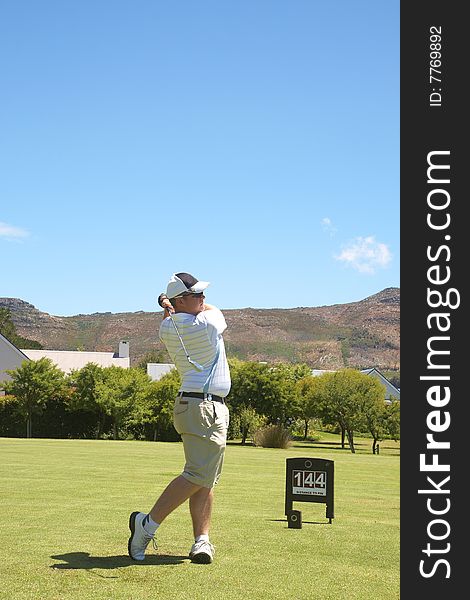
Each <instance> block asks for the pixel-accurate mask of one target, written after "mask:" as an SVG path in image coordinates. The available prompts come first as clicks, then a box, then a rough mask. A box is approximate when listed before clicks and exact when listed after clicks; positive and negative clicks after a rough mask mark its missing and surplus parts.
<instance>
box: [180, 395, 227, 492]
mask: <svg viewBox="0 0 470 600" xmlns="http://www.w3.org/2000/svg"><path fill="white" fill-rule="evenodd" d="M173 423H174V426H175V429H176V431H177V432H178V433H179V434H180V435H181V438H182V440H183V447H184V456H185V459H186V464H185V466H184V470H183V477H185V478H186V479H188V480H189V481H190V482H191V483H194V484H196V485H201V486H203V487H207V488H212V487H214V485H216V484H217V483H218V481H219V478H220V474H221V472H222V465H223V462H224V453H225V445H226V440H227V429H228V423H229V412H228V408H227V406H226V405H225V404H223V403H222V402H215V401H213V400H200V399H199V398H188V397H186V396H178V397H177V398H176V400H175V405H174V409H173Z"/></svg>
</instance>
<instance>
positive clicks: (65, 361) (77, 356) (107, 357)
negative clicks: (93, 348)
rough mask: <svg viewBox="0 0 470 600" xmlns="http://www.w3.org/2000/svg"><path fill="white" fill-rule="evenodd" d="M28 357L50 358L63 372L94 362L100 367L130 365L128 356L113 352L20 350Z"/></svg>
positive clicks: (33, 358)
mask: <svg viewBox="0 0 470 600" xmlns="http://www.w3.org/2000/svg"><path fill="white" fill-rule="evenodd" d="M21 352H23V353H24V354H25V355H26V356H27V357H28V358H29V359H31V360H39V359H41V358H50V359H51V361H52V362H53V363H54V364H55V365H57V367H59V369H60V370H61V371H64V373H70V371H72V370H73V369H82V368H83V367H84V366H85V365H87V364H88V363H95V364H97V365H99V366H100V367H111V366H113V365H114V366H116V367H122V368H124V369H128V368H129V367H130V359H129V357H128V356H127V357H120V356H116V354H115V353H114V352H81V351H79V350H27V349H24V350H21Z"/></svg>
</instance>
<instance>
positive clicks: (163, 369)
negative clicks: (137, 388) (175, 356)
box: [147, 363, 175, 381]
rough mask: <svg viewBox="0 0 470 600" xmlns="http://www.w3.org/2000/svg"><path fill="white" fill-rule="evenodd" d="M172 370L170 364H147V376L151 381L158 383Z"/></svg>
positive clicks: (172, 366) (173, 366)
mask: <svg viewBox="0 0 470 600" xmlns="http://www.w3.org/2000/svg"><path fill="white" fill-rule="evenodd" d="M174 368H175V365H174V364H172V363H147V375H148V376H149V377H150V379H151V380H152V381H158V380H159V379H161V378H162V377H163V375H166V374H167V373H169V372H170V371H171V370H172V369H174Z"/></svg>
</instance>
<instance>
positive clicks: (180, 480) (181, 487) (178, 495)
mask: <svg viewBox="0 0 470 600" xmlns="http://www.w3.org/2000/svg"><path fill="white" fill-rule="evenodd" d="M204 489H205V488H201V486H200V485H195V484H194V483H191V482H190V481H188V480H187V479H186V478H185V477H183V475H179V476H178V477H176V479H173V481H172V482H171V483H169V484H168V486H167V487H166V488H165V489H164V490H163V492H162V494H161V495H160V497H159V498H158V500H157V501H156V502H155V504H154V506H153V508H152V510H151V511H150V513H149V514H150V516H151V517H152V519H153V520H154V521H155V523H158V524H159V525H160V524H161V522H162V521H163V520H164V519H165V518H166V517H167V516H168V515H169V514H170V513H171V512H173V511H174V510H175V508H178V506H179V505H180V504H183V502H184V501H185V500H187V499H188V498H191V497H192V496H193V495H194V494H197V493H199V491H202V490H204Z"/></svg>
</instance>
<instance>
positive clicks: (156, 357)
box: [137, 350, 171, 373]
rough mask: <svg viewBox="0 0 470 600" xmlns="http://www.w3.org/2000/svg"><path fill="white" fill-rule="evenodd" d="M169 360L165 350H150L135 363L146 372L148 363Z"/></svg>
mask: <svg viewBox="0 0 470 600" xmlns="http://www.w3.org/2000/svg"><path fill="white" fill-rule="evenodd" d="M168 362H171V361H170V357H169V355H168V352H167V351H166V350H151V351H150V352H147V353H146V354H144V356H143V357H142V358H141V359H140V360H139V362H138V363H137V368H138V369H142V370H143V371H145V372H146V373H147V364H148V363H168Z"/></svg>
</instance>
